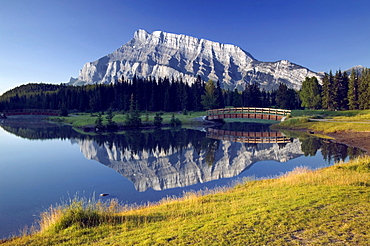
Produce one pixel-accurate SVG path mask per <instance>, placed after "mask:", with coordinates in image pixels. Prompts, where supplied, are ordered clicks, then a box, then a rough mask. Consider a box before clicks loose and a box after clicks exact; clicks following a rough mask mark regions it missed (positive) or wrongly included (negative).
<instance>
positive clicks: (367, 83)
mask: <svg viewBox="0 0 370 246" xmlns="http://www.w3.org/2000/svg"><path fill="white" fill-rule="evenodd" d="M299 96H300V99H301V101H302V107H305V108H310V109H328V110H348V109H350V110H355V109H370V69H368V68H365V69H364V70H363V71H362V73H358V72H356V71H355V70H353V69H352V71H351V73H350V75H349V76H348V74H347V73H346V72H342V71H340V70H339V71H336V72H335V74H334V75H333V73H332V72H331V71H330V72H329V74H325V76H324V78H323V81H322V85H320V84H319V82H318V80H317V79H316V77H312V78H306V79H305V81H303V83H302V88H301V90H300V91H299Z"/></svg>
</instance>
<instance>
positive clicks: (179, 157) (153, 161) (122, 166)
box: [2, 120, 362, 192]
mask: <svg viewBox="0 0 370 246" xmlns="http://www.w3.org/2000/svg"><path fill="white" fill-rule="evenodd" d="M2 127H3V128H4V129H5V130H6V131H8V132H11V133H13V134H15V135H17V136H20V137H23V138H28V139H51V138H59V139H70V141H71V142H72V143H77V144H78V145H79V146H80V150H81V152H82V153H83V154H84V156H85V157H86V158H87V159H91V160H96V161H98V162H100V163H102V164H104V165H106V166H108V167H110V168H112V169H114V170H115V171H116V172H118V173H120V174H121V175H122V176H124V177H126V178H127V179H129V180H130V181H131V182H132V183H133V184H134V186H135V188H136V190H138V191H141V192H142V191H146V190H147V189H149V188H152V189H154V190H165V189H169V188H175V187H186V186H190V185H193V184H197V183H205V182H208V181H212V180H218V179H221V178H230V177H235V176H237V175H239V174H240V173H242V172H243V171H245V170H247V169H249V168H250V167H251V166H252V164H253V163H256V162H259V161H265V160H274V161H278V162H287V161H289V160H292V159H294V158H297V157H300V156H315V155H316V154H317V152H318V151H319V150H321V154H322V156H323V158H324V159H325V160H326V161H327V162H329V163H330V162H332V161H333V160H334V161H340V160H345V159H346V158H347V157H348V156H349V157H350V158H351V157H354V156H356V155H359V154H361V153H362V151H360V150H359V149H356V148H352V147H348V146H345V145H342V144H336V143H332V142H330V141H328V140H323V139H318V138H314V137H312V136H307V135H306V136H299V137H295V138H293V137H289V136H288V135H287V134H282V133H280V132H273V131H270V129H269V126H268V125H261V124H246V123H243V124H227V125H224V126H222V127H221V128H220V129H208V131H207V132H202V131H198V130H190V129H183V128H180V129H165V130H160V129H155V130H147V131H139V130H134V131H126V132H123V133H121V134H109V135H84V134H80V133H78V132H76V131H74V130H73V129H72V128H71V127H69V126H56V125H54V124H50V123H46V122H39V123H34V124H29V123H28V124H27V127H25V125H24V124H22V123H20V122H12V121H7V120H6V121H4V122H3V124H2Z"/></svg>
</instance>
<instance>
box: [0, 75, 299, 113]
mask: <svg viewBox="0 0 370 246" xmlns="http://www.w3.org/2000/svg"><path fill="white" fill-rule="evenodd" d="M132 99H133V100H134V101H135V104H136V105H135V106H136V107H135V108H136V109H138V110H140V111H157V112H158V111H164V112H175V111H183V112H186V111H201V110H206V109H213V108H223V107H225V106H234V107H242V106H244V107H278V108H285V109H296V108H300V103H301V102H300V99H299V95H298V92H297V91H295V90H293V89H289V88H287V86H286V85H285V84H280V86H279V88H278V89H277V90H274V91H265V90H264V89H260V88H259V85H258V84H255V83H254V84H247V85H246V87H245V90H244V91H242V92H240V91H237V90H236V89H235V90H224V89H222V88H221V85H220V82H216V83H214V82H213V81H208V82H204V81H202V80H201V79H200V77H199V76H198V77H197V78H196V79H195V81H194V83H192V84H189V83H187V82H186V81H183V80H182V79H181V78H180V79H174V78H172V79H171V80H170V79H168V78H163V79H162V78H159V79H155V78H148V79H144V78H138V77H136V76H135V77H134V78H133V79H132V80H128V79H127V80H126V79H124V78H121V79H120V80H119V81H117V82H116V83H114V84H110V85H105V84H99V85H85V86H69V85H66V84H60V85H55V84H42V83H32V84H27V85H22V86H19V87H16V88H14V89H12V90H10V91H8V92H6V93H4V94H3V95H2V96H1V97H0V110H11V109H54V110H61V111H63V112H65V111H78V112H99V111H106V110H108V109H111V110H115V111H124V112H127V111H129V110H130V105H131V100H132ZM131 107H132V105H131Z"/></svg>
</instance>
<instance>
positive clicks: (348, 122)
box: [273, 110, 370, 133]
mask: <svg viewBox="0 0 370 246" xmlns="http://www.w3.org/2000/svg"><path fill="white" fill-rule="evenodd" d="M273 127H274V128H278V129H309V130H312V131H319V132H323V133H336V132H340V131H347V132H369V131H370V110H344V111H328V110H325V111H324V110H294V111H293V112H292V118H290V119H287V120H286V121H284V122H281V123H280V124H279V125H274V126H273Z"/></svg>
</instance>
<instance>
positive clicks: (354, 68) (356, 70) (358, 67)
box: [344, 65, 365, 76]
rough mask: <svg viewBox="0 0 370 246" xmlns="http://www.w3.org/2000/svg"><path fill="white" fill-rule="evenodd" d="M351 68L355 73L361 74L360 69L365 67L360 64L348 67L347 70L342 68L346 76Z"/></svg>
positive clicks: (362, 69)
mask: <svg viewBox="0 0 370 246" xmlns="http://www.w3.org/2000/svg"><path fill="white" fill-rule="evenodd" d="M352 69H353V70H354V71H355V72H357V74H362V71H364V69H365V67H364V66H361V65H357V66H353V67H351V68H348V69H347V70H344V72H345V73H347V74H348V76H349V75H350V74H351V72H352Z"/></svg>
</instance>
